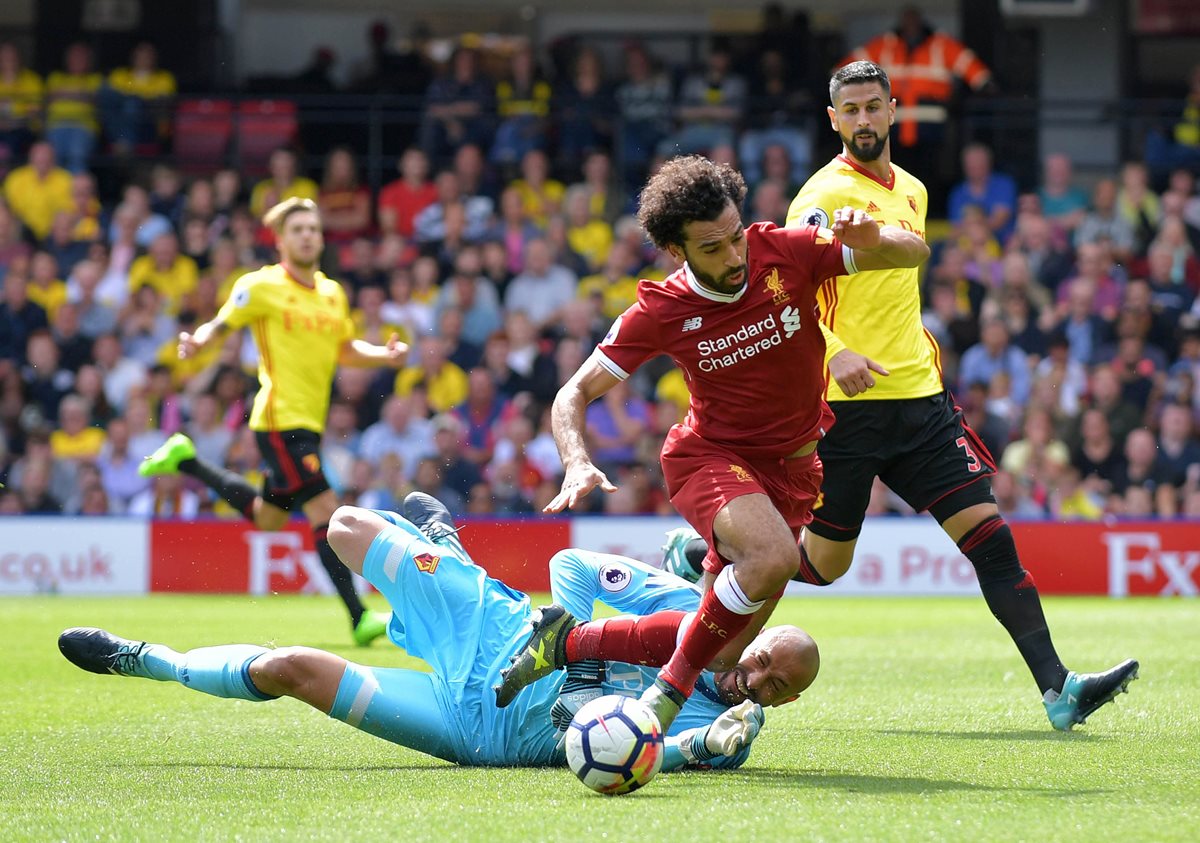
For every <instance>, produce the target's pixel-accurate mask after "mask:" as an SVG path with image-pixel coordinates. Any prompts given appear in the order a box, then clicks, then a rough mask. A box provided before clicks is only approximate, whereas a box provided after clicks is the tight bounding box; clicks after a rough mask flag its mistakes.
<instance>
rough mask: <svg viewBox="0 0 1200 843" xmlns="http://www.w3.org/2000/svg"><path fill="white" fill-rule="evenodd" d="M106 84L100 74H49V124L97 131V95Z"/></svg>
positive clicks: (47, 82) (47, 91) (47, 83)
mask: <svg viewBox="0 0 1200 843" xmlns="http://www.w3.org/2000/svg"><path fill="white" fill-rule="evenodd" d="M103 84H104V77H103V76H101V75H100V74H99V73H66V72H64V71H61V70H56V71H54V72H53V73H51V74H50V75H49V76H48V77H46V124H47V125H48V126H50V127H52V128H53V127H56V126H82V127H84V128H86V129H90V130H91V131H93V132H94V131H96V130H97V129H98V128H99V126H98V124H97V122H96V95H97V93H98V92H99V90H100V86H101V85H103Z"/></svg>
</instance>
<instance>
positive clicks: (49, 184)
mask: <svg viewBox="0 0 1200 843" xmlns="http://www.w3.org/2000/svg"><path fill="white" fill-rule="evenodd" d="M4 199H5V201H6V202H7V203H8V207H9V209H10V210H11V211H12V212H13V213H14V214H16V215H17V218H18V219H20V220H21V222H22V223H24V225H25V227H26V228H27V229H29V231H30V233H32V234H33V236H34V237H35V238H36V239H38V240H44V239H45V238H46V235H47V234H49V233H50V226H51V225H52V224H53V223H54V215H55V214H57V213H58V212H59V211H67V210H70V208H71V174H70V173H68V172H67V171H66V170H64V169H63V168H62V167H58V166H56V165H55V162H54V148H53V147H51V146H50V144H48V143H46V142H45V141H38V142H37V143H35V144H34V145H33V146H31V147H29V163H28V164H25V165H24V166H21V167H17V168H16V169H15V170H13V171H12V172H10V173H9V174H8V176H7V177H6V178H5V179H4Z"/></svg>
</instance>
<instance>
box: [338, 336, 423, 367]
mask: <svg viewBox="0 0 1200 843" xmlns="http://www.w3.org/2000/svg"><path fill="white" fill-rule="evenodd" d="M406 360H408V343H404V342H400V335H399V334H392V335H391V336H390V337H388V341H387V344H386V345H376V344H375V343H372V342H367V341H366V340H360V339H353V340H346V342H344V343H342V347H341V350H340V351H339V352H338V363H340V364H341V365H343V366H357V367H360V368H364V369H369V368H372V367H383V366H390V367H391V368H393V369H399V368H400V367H401V366H403V365H404V363H405V361H406Z"/></svg>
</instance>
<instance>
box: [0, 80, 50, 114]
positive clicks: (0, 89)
mask: <svg viewBox="0 0 1200 843" xmlns="http://www.w3.org/2000/svg"><path fill="white" fill-rule="evenodd" d="M42 90H43V85H42V77H40V76H38V75H37V74H36V73H34V72H33V71H32V70H28V69H26V70H21V71H19V72H18V73H17V76H16V78H15V79H13V81H11V82H5V81H4V80H2V79H0V100H3V101H4V102H5V107H6V110H7V114H5V115H4V116H5V117H7V118H8V119H10V120H15V121H18V122H21V123H28V122H32V121H33V120H34V119H35V118H36V117H37V116H38V110H39V109H40V108H41V107H42Z"/></svg>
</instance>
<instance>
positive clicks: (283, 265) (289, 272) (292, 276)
mask: <svg viewBox="0 0 1200 843" xmlns="http://www.w3.org/2000/svg"><path fill="white" fill-rule="evenodd" d="M279 266H280V267H281V268H282V269H283V274H284V275H286V276H287V277H288V278H290V279H292V281H293V282H294V283H296V284H298V285H300V286H301V287H303V288H304V289H306V290H315V289H317V277H316V274H315V273H316V270H313V272H314V274H313V283H312V284H311V285H309V284H305V283H304V282H303V281H301V280H300V279H299V278H297V277H296V275H295V273H293V272H292V270H291V267H289V266H288V265H287V264H286V263H284V262H283V261H280V262H279Z"/></svg>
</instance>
